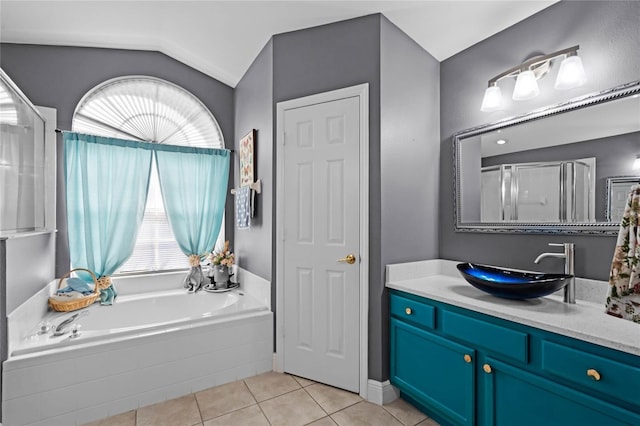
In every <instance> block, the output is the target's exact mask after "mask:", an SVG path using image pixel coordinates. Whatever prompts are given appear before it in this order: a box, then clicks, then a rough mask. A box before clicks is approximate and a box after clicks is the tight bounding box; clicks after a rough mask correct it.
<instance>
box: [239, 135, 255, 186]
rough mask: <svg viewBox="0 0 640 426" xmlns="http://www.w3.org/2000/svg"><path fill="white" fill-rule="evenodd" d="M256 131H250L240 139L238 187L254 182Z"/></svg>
mask: <svg viewBox="0 0 640 426" xmlns="http://www.w3.org/2000/svg"><path fill="white" fill-rule="evenodd" d="M255 142H256V129H252V130H251V131H250V132H249V133H247V135H246V136H245V137H243V138H242V139H240V186H241V187H242V186H247V185H251V184H252V183H253V182H254V180H255V176H254V169H255V155H254V149H255Z"/></svg>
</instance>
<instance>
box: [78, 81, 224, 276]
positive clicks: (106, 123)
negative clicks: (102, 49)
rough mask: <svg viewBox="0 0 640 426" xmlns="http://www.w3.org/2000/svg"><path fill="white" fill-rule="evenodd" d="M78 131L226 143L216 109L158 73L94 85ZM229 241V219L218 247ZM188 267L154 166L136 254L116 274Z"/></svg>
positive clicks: (176, 141)
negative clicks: (210, 107) (226, 229)
mask: <svg viewBox="0 0 640 426" xmlns="http://www.w3.org/2000/svg"><path fill="white" fill-rule="evenodd" d="M73 130H74V131H76V132H81V133H88V134H93V135H100V136H107V137H114V138H121V139H129V140H139V141H148V142H154V143H164V144H170V145H186V146H197V147H202V148H223V147H224V142H223V139H222V132H221V131H220V127H219V126H218V123H217V122H216V120H215V118H214V117H213V115H212V114H211V112H210V111H209V110H208V109H207V108H206V107H205V106H204V104H202V102H200V100H198V99H197V98H196V97H195V96H193V95H192V94H191V93H189V92H187V91H186V90H184V89H182V88H181V87H179V86H176V85H175V84H173V83H170V82H168V81H165V80H161V79H158V78H154V77H143V76H133V77H121V78H117V79H113V80H109V81H106V82H104V83H102V84H100V85H98V86H97V87H95V88H94V89H92V90H90V91H89V92H88V93H87V94H86V95H85V96H84V97H83V98H82V100H81V101H80V103H79V104H78V106H77V107H76V110H75V113H74V116H73ZM223 241H224V224H223V226H222V228H221V231H220V234H219V235H218V241H217V243H216V246H217V247H220V246H222V244H223ZM186 268H188V261H187V257H186V256H185V255H184V254H183V253H182V251H181V250H180V248H179V247H178V243H177V242H176V240H175V238H174V237H173V233H172V232H171V228H170V226H169V222H168V220H167V216H166V214H165V211H164V206H163V204H162V194H161V192H160V182H159V180H158V175H157V172H156V169H155V164H154V165H153V168H152V171H151V177H150V182H149V194H148V196H147V205H146V208H145V213H144V220H143V223H142V226H141V228H140V230H139V231H138V236H137V239H136V245H135V248H134V250H133V254H132V255H131V257H130V258H129V259H128V260H127V262H125V264H124V265H122V267H120V269H119V270H118V271H117V273H121V274H122V273H133V272H151V271H167V270H175V269H186Z"/></svg>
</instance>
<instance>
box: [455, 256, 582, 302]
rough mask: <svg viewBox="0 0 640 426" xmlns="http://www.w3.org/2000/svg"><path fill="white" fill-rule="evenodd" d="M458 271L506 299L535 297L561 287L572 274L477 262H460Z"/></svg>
mask: <svg viewBox="0 0 640 426" xmlns="http://www.w3.org/2000/svg"><path fill="white" fill-rule="evenodd" d="M457 267H458V271H460V273H461V274H462V276H463V277H464V279H465V280H467V281H468V282H469V284H471V285H472V286H474V287H476V288H478V289H480V290H482V291H485V292H487V293H490V294H493V295H494V296H498V297H504V298H507V299H532V298H534V297H542V296H546V295H548V294H551V293H554V292H556V291H558V290H560V289H561V288H562V287H564V286H565V285H567V284H568V283H569V280H570V279H571V278H573V275H567V274H543V273H538V272H521V271H514V270H511V269H503V268H496V267H493V266H485V265H477V264H474V263H459V264H458V265H457Z"/></svg>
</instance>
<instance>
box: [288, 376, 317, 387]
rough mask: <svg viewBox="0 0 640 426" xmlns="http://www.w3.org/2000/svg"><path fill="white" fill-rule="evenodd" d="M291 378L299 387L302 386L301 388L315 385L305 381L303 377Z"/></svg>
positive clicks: (311, 381) (312, 382)
mask: <svg viewBox="0 0 640 426" xmlns="http://www.w3.org/2000/svg"><path fill="white" fill-rule="evenodd" d="M291 377H293V378H294V379H296V382H298V383H299V384H300V386H302V387H303V388H304V387H306V386H310V385H312V384H314V383H315V382H314V381H313V380H309V379H305V378H304V377H298V376H291Z"/></svg>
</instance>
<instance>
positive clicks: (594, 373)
mask: <svg viewBox="0 0 640 426" xmlns="http://www.w3.org/2000/svg"><path fill="white" fill-rule="evenodd" d="M587 376H589V377H591V378H592V379H593V380H595V381H596V382H599V381H600V373H598V370H594V369H593V368H590V369H588V370H587Z"/></svg>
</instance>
